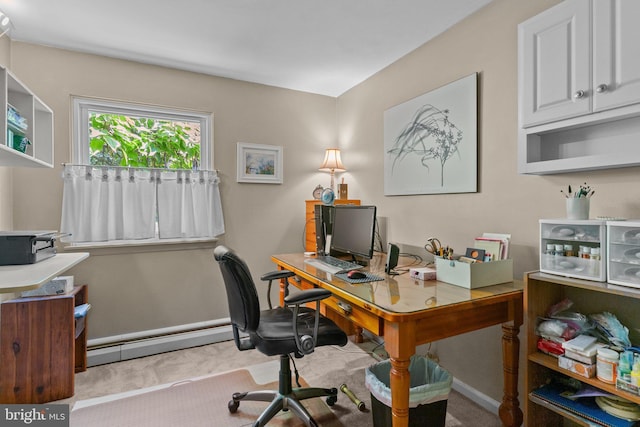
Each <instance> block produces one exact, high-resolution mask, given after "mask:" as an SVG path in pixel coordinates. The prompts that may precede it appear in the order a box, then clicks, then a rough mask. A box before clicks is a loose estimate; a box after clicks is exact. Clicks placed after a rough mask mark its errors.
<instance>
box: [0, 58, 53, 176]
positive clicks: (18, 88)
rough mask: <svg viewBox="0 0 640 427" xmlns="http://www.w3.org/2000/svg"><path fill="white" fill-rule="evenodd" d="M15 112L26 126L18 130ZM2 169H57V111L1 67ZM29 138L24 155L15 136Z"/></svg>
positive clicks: (0, 146)
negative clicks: (55, 119) (54, 129)
mask: <svg viewBox="0 0 640 427" xmlns="http://www.w3.org/2000/svg"><path fill="white" fill-rule="evenodd" d="M14 111H15V112H17V113H18V114H19V116H20V117H21V118H22V121H21V122H22V124H23V126H19V125H18V126H16V124H15V122H16V121H15V120H12V119H11V117H15V113H14ZM0 126H1V128H2V132H3V134H4V137H2V138H0V166H32V167H53V111H52V110H51V109H50V108H49V107H48V106H47V105H46V104H45V103H44V102H42V101H41V100H40V99H39V98H38V97H37V96H36V95H35V94H34V93H33V92H31V91H30V90H29V88H27V87H26V86H25V85H24V84H23V83H22V82H20V80H18V79H17V78H16V77H15V76H14V75H13V74H12V73H11V72H10V71H9V70H7V69H6V68H2V67H0ZM14 135H15V137H16V138H18V139H20V138H22V137H26V138H27V140H28V141H29V144H25V145H26V147H25V149H24V152H22V151H20V150H18V149H16V148H14V144H16V145H18V143H17V142H14V137H13V136H14Z"/></svg>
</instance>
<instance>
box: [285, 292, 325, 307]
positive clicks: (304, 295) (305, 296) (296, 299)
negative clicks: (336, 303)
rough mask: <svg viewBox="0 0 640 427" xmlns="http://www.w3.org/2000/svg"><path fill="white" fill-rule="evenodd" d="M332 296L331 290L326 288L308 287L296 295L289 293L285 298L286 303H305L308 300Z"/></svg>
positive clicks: (318, 299)
mask: <svg viewBox="0 0 640 427" xmlns="http://www.w3.org/2000/svg"><path fill="white" fill-rule="evenodd" d="M330 296H331V291H328V290H326V289H320V288H317V289H306V290H304V291H301V292H298V293H296V294H295V295H289V296H288V297H286V298H285V299H284V302H285V304H294V305H298V304H304V303H307V302H313V301H320V300H323V299H325V298H329V297H330Z"/></svg>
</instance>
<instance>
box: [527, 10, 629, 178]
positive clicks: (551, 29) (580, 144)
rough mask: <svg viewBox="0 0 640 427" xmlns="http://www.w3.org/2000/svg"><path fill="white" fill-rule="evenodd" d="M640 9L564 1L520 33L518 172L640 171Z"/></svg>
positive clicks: (538, 17)
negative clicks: (632, 168)
mask: <svg viewBox="0 0 640 427" xmlns="http://www.w3.org/2000/svg"><path fill="white" fill-rule="evenodd" d="M638 19H640V2H637V1H634V0H588V1H585V0H565V1H563V2H561V3H560V4H558V5H556V6H555V7H552V8H551V9H548V10H546V11H544V12H542V13H541V14H539V15H537V16H534V17H533V18H531V19H529V20H527V21H525V22H523V23H522V24H520V25H519V27H518V51H519V52H518V62H519V98H520V106H519V108H520V114H519V122H520V124H519V127H520V135H519V150H518V157H519V168H518V169H519V172H520V173H534V174H543V173H553V172H571V171H578V170H588V169H599V168H608V167H621V166H633V165H637V164H640V149H639V148H637V144H636V145H635V146H634V145H633V144H632V143H630V142H629V140H633V139H634V138H637V137H638V135H640V45H639V44H638V43H637V42H636V41H637V40H638V39H640V26H638V25H637V21H638Z"/></svg>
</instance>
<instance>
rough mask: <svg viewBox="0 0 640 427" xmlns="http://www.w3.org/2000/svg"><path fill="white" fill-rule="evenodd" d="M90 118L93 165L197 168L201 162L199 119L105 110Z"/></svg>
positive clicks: (90, 144)
mask: <svg viewBox="0 0 640 427" xmlns="http://www.w3.org/2000/svg"><path fill="white" fill-rule="evenodd" d="M89 121H90V129H89V133H90V135H89V148H90V156H89V157H90V158H89V160H90V163H91V164H92V165H99V166H132V167H149V168H163V169H197V168H198V166H199V164H200V125H199V123H186V122H176V121H172V120H159V119H151V118H136V117H129V116H123V115H118V114H103V113H91V114H90V115H89Z"/></svg>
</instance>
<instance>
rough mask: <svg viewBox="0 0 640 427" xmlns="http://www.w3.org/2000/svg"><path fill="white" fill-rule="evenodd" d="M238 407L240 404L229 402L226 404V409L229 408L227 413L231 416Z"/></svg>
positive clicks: (233, 401)
mask: <svg viewBox="0 0 640 427" xmlns="http://www.w3.org/2000/svg"><path fill="white" fill-rule="evenodd" d="M238 406H240V402H238V401H235V400H230V401H229V403H228V404H227V408H229V412H231V413H232V414H235V413H236V411H237V410H238Z"/></svg>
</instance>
